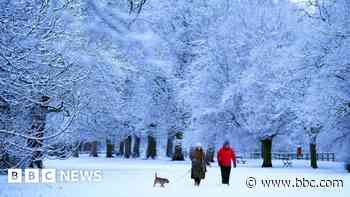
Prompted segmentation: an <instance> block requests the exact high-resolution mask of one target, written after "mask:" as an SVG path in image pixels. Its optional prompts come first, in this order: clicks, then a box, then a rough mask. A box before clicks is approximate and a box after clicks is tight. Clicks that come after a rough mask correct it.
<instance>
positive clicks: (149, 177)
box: [0, 156, 350, 197]
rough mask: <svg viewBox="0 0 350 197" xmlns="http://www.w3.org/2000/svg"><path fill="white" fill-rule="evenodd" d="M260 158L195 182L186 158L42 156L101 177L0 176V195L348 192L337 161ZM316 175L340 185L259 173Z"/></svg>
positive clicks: (349, 178)
mask: <svg viewBox="0 0 350 197" xmlns="http://www.w3.org/2000/svg"><path fill="white" fill-rule="evenodd" d="M260 163H261V161H259V160H248V164H246V165H239V166H238V168H236V169H233V170H232V173H231V184H230V186H225V185H221V184H220V170H219V168H218V167H217V165H216V164H215V165H213V166H212V167H210V168H208V173H207V176H206V179H205V180H204V181H203V183H202V184H201V186H200V187H195V186H194V185H193V182H192V180H191V179H190V173H189V169H190V163H189V161H185V162H172V161H169V160H165V159H163V160H162V159H160V160H141V159H139V160H126V159H117V158H111V159H106V158H103V157H101V158H89V157H87V156H83V157H81V158H78V159H77V158H74V159H69V160H58V161H46V167H47V168H56V169H100V170H102V172H103V178H102V181H101V182H98V183H88V182H83V183H56V184H9V183H7V176H0V197H110V196H111V197H112V196H113V197H138V196H145V197H148V196H149V197H179V196H201V197H215V196H225V197H229V196H264V195H268V196H269V197H275V196H276V197H282V196H292V195H293V196H296V195H298V197H303V196H305V197H306V196H307V197H311V196H318V197H337V196H339V197H345V196H350V174H349V173H346V172H345V171H344V170H343V164H342V163H335V162H319V166H320V168H319V169H317V170H313V169H310V168H309V167H308V162H307V161H293V167H291V168H282V163H281V162H280V161H274V168H272V169H262V168H260ZM155 172H157V173H158V175H159V176H161V177H166V178H168V179H169V180H170V184H168V185H166V187H165V188H161V187H153V179H154V173H155ZM248 177H254V178H255V179H256V187H254V188H248V187H247V185H246V180H247V178H248ZM296 178H299V179H303V178H305V179H308V180H311V179H314V180H316V181H320V180H322V179H327V180H328V179H330V180H333V179H337V180H343V182H344V185H343V187H340V188H310V187H308V188H301V187H298V188H296V187H294V188H285V187H280V188H271V187H270V188H266V187H265V188H264V187H263V186H262V183H261V180H262V179H271V180H272V179H290V180H292V181H294V180H295V179H296Z"/></svg>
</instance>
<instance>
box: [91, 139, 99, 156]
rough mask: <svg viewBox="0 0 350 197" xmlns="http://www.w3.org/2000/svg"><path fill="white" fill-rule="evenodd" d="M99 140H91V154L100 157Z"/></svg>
mask: <svg viewBox="0 0 350 197" xmlns="http://www.w3.org/2000/svg"><path fill="white" fill-rule="evenodd" d="M97 144H98V142H97V141H93V142H91V153H90V155H91V156H93V157H98V153H97Z"/></svg>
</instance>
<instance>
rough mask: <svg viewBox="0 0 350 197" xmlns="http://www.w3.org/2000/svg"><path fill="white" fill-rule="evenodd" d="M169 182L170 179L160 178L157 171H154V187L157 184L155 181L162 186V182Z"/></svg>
mask: <svg viewBox="0 0 350 197" xmlns="http://www.w3.org/2000/svg"><path fill="white" fill-rule="evenodd" d="M169 182H170V181H169V180H168V179H166V178H160V177H158V176H157V173H155V176H154V182H153V187H155V186H156V185H157V183H159V184H160V186H161V187H164V184H165V183H169Z"/></svg>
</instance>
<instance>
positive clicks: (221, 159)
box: [217, 141, 236, 185]
mask: <svg viewBox="0 0 350 197" xmlns="http://www.w3.org/2000/svg"><path fill="white" fill-rule="evenodd" d="M217 159H218V164H219V166H220V170H221V180H222V184H227V185H229V184H230V174H231V166H232V163H233V167H234V168H235V167H236V154H235V151H234V150H233V148H231V147H230V143H229V142H228V141H225V143H224V145H223V146H222V148H220V150H219V151H218V153H217Z"/></svg>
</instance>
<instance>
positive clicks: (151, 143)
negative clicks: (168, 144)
mask: <svg viewBox="0 0 350 197" xmlns="http://www.w3.org/2000/svg"><path fill="white" fill-rule="evenodd" d="M147 138H148V145H147V154H146V158H147V159H148V158H150V157H151V158H152V159H155V158H156V156H157V142H156V139H155V138H154V137H153V136H150V135H149V136H148V137H147Z"/></svg>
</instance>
